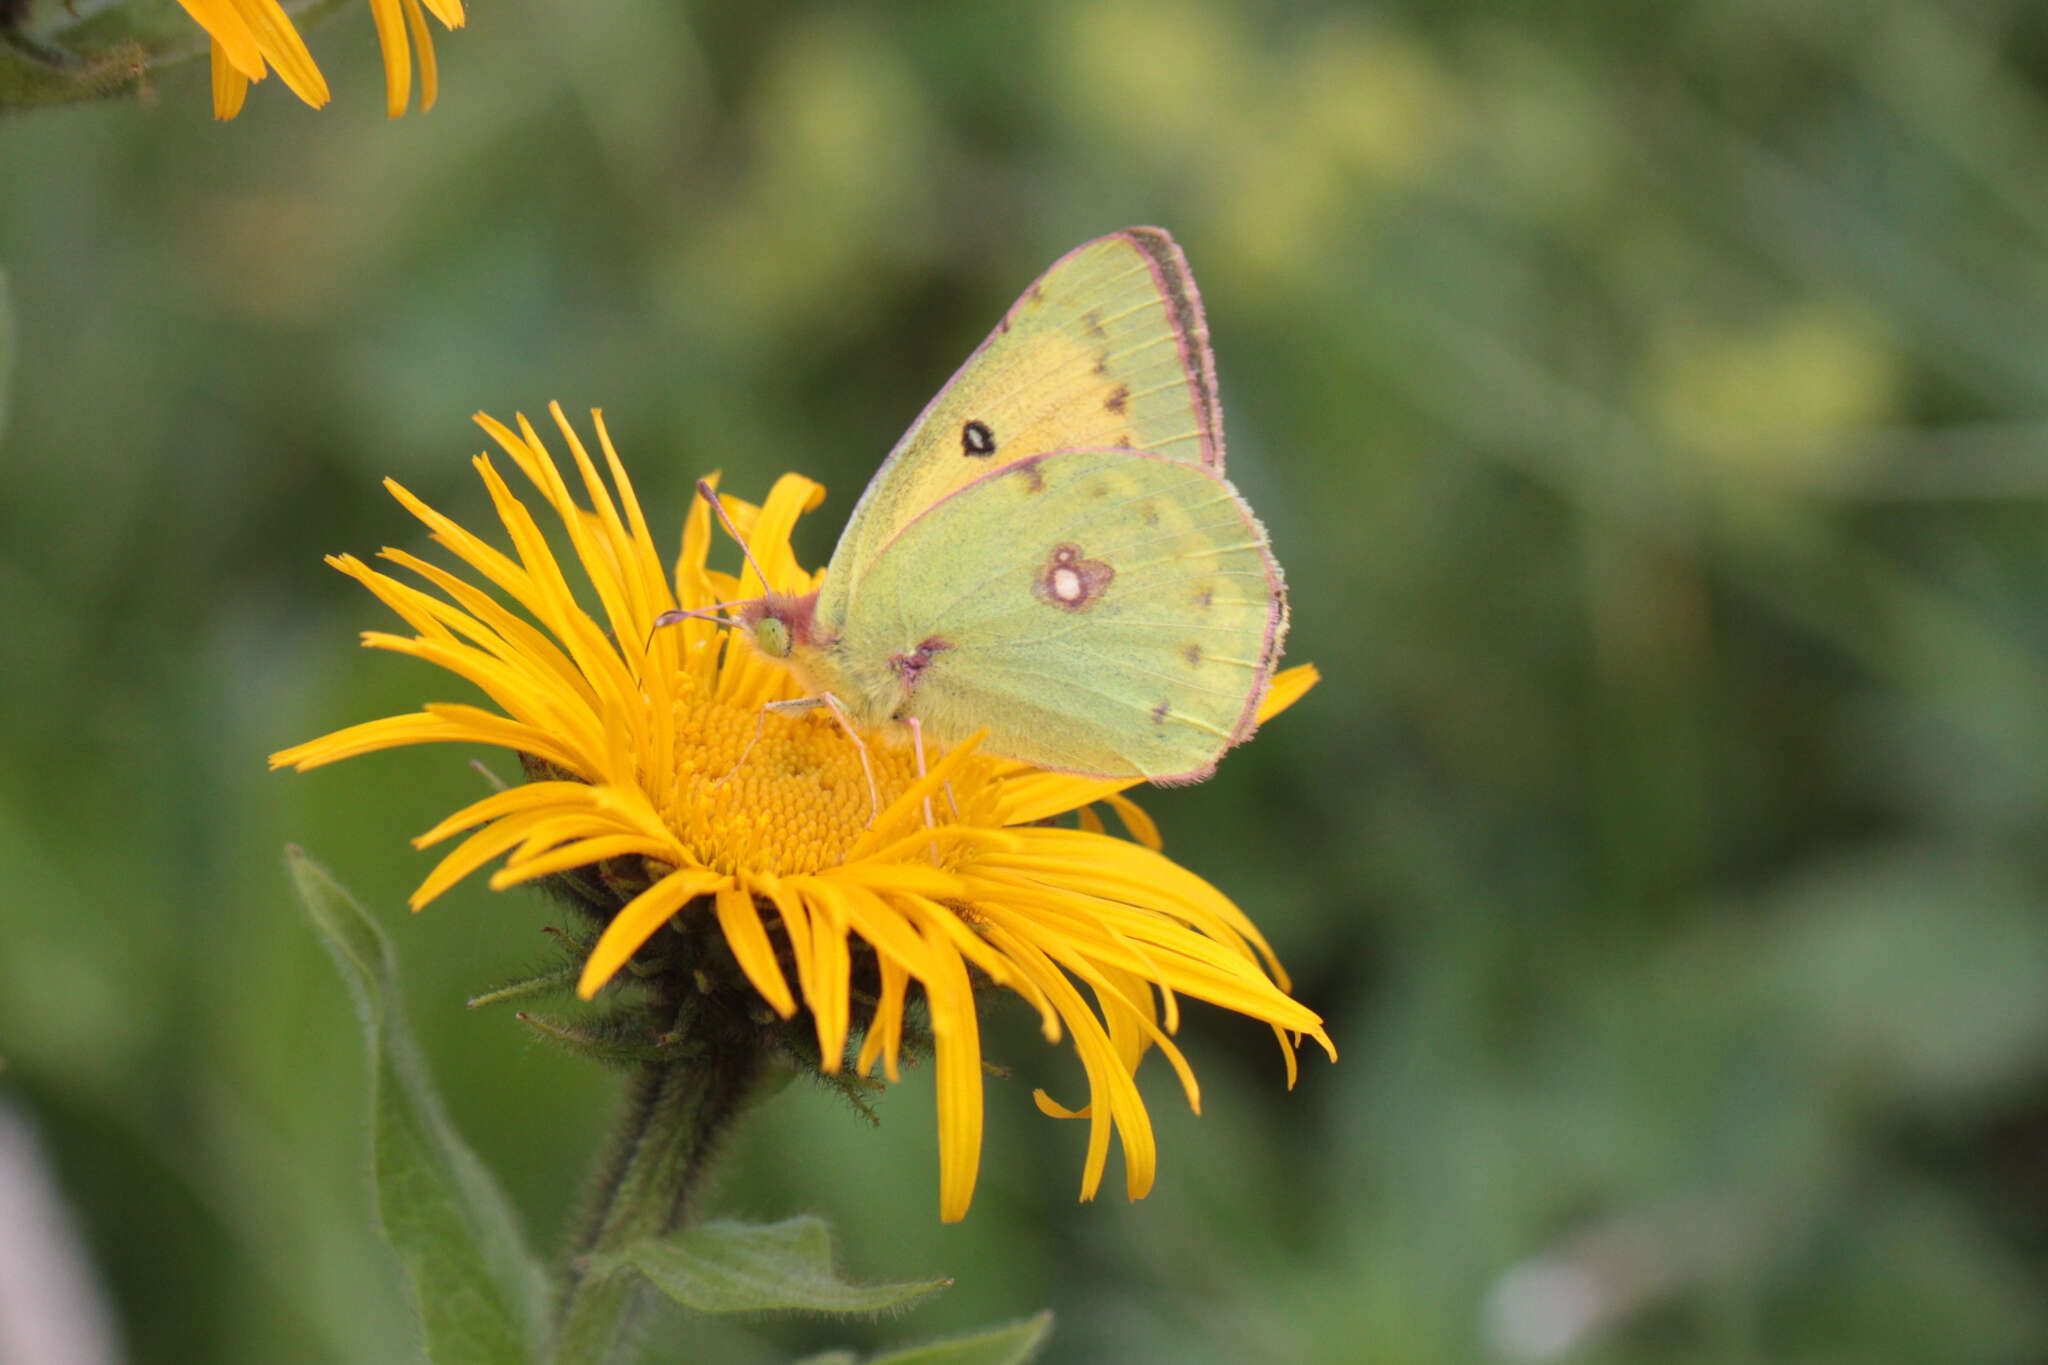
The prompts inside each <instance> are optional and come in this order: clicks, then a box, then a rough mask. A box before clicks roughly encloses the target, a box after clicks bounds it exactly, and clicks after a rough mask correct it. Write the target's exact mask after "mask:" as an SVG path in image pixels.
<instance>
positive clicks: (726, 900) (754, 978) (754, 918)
mask: <svg viewBox="0 0 2048 1365" xmlns="http://www.w3.org/2000/svg"><path fill="white" fill-rule="evenodd" d="M717 903H718V927H719V929H720V930H722V931H723V932H724V934H725V941H726V944H727V946H729V947H730V948H731V949H732V955H733V959H734V960H735V961H736V962H738V963H739V964H740V970H741V971H743V972H745V973H746V974H747V980H749V981H751V982H753V983H754V989H755V990H757V991H759V992H761V997H762V999H764V1000H766V1001H767V1002H768V1003H769V1005H771V1006H772V1007H773V1008H774V1010H775V1012H776V1013H777V1014H779V1015H781V1016H782V1017H783V1018H785V1019H787V1018H789V1017H790V1016H791V1015H794V1014H795V1013H796V999H795V997H793V996H792V995H790V993H789V980H788V978H787V977H785V976H783V974H782V968H781V967H780V966H778V965H776V961H775V946H774V945H773V944H771V943H770V942H769V941H768V931H767V929H766V928H764V927H763V926H762V924H761V912H760V911H759V910H758V909H756V908H755V907H754V898H753V897H752V896H750V895H748V894H747V893H746V892H745V891H742V890H740V889H739V888H738V887H736V886H721V887H719V888H718V897H717Z"/></svg>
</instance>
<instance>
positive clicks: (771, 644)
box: [754, 616, 789, 659]
mask: <svg viewBox="0 0 2048 1365" xmlns="http://www.w3.org/2000/svg"><path fill="white" fill-rule="evenodd" d="M754 643H755V644H757V645H759V646H760V647H761V652H762V653H763V654H766V655H767V656H768V657H769V658H771V659H787V658H788V657H789V626H788V625H787V624H785V623H784V622H783V621H782V619H781V618H780V617H776V616H764V617H762V618H761V623H760V624H759V625H757V626H755V627H754Z"/></svg>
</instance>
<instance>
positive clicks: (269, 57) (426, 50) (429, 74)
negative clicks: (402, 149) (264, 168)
mask: <svg viewBox="0 0 2048 1365" xmlns="http://www.w3.org/2000/svg"><path fill="white" fill-rule="evenodd" d="M178 3H179V4H181V5H183V6H184V7H185V11H186V13H188V14H190V15H191V16H192V17H193V18H194V19H196V20H198V22H199V26H200V27H201V28H203V29H205V30H206V31H207V33H208V34H209V35H210V36H211V37H212V39H213V116H214V117H215V118H220V119H230V118H233V117H234V116H235V115H236V114H239V113H240V112H241V111H242V101H243V100H244V99H246V98H247V97H248V94H249V82H251V81H260V80H262V79H263V77H264V75H265V72H266V69H267V68H266V63H267V64H268V66H274V67H276V68H277V74H278V75H279V76H280V77H282V78H283V80H284V83H285V85H286V86H288V87H290V89H291V92H292V93H293V94H295V95H297V96H298V97H299V98H300V99H302V100H304V101H305V102H306V103H307V104H310V105H312V106H313V107H314V108H315V109H318V108H319V107H320V106H321V105H323V104H325V103H327V99H328V94H327V80H326V78H325V77H324V76H322V75H321V74H320V68H319V67H317V66H315V65H314V64H313V58H312V54H310V53H308V52H307V51H306V44H305V42H304V41H303V40H302V39H301V38H300V37H299V31H298V29H296V28H295V27H293V26H292V21H291V18H290V16H288V15H287V14H286V13H285V12H284V9H283V8H282V7H281V6H280V5H279V4H278V0H178ZM422 3H424V4H425V5H426V7H427V9H429V10H432V11H433V12H434V17H435V18H436V19H439V20H440V21H441V24H442V26H443V27H445V28H451V29H455V28H461V27H462V24H463V18H464V16H463V12H462V0H370V13H371V15H372V17H374V18H375V19H376V21H377V41H378V42H379V43H380V44H382V46H383V48H384V90H385V111H386V112H387V113H388V114H389V115H390V116H391V117H392V118H397V117H398V116H399V115H400V114H403V113H404V112H405V109H406V105H407V103H408V102H409V101H410V100H411V98H412V51H411V48H412V47H414V46H416V47H418V49H419V62H420V108H421V109H422V110H426V109H431V108H433V107H434V96H435V94H436V93H437V92H438V90H439V76H438V72H437V69H436V67H435V65H434V43H433V37H432V34H431V33H430V31H429V30H428V28H427V19H426V15H425V14H423V13H422V12H421V10H420V6H421V4H422ZM408 29H410V30H411V32H412V39H411V43H410V45H409V44H408V42H407V39H406V31H407V30H408Z"/></svg>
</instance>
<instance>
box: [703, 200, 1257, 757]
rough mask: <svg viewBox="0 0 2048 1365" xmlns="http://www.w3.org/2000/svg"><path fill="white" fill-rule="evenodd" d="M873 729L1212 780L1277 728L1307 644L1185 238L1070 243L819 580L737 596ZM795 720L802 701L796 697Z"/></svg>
mask: <svg viewBox="0 0 2048 1365" xmlns="http://www.w3.org/2000/svg"><path fill="white" fill-rule="evenodd" d="M730 606H731V609H732V610H733V611H734V614H735V615H736V617H737V619H738V620H739V622H740V624H741V625H742V626H743V628H744V630H745V631H746V633H747V634H748V635H749V637H750V638H751V639H752V641H753V643H754V645H755V646H756V647H757V648H758V649H760V650H761V651H762V652H763V653H764V654H766V655H768V656H769V657H771V658H774V659H777V660H780V661H781V662H782V663H784V664H785V665H786V666H787V667H788V668H789V669H790V670H791V671H792V672H793V673H794V674H795V676H796V678H797V680H798V682H799V684H800V685H801V686H802V687H803V688H804V689H805V690H806V691H807V692H808V693H809V694H810V697H809V698H807V699H806V702H805V703H803V704H827V705H830V706H831V707H832V709H833V711H834V714H835V715H837V716H839V717H840V719H841V721H842V723H843V724H845V723H850V725H851V726H853V727H861V728H869V729H875V728H887V727H892V726H897V725H907V726H909V727H910V728H911V730H912V731H913V733H914V734H915V735H916V737H917V739H918V742H919V754H920V757H922V741H923V737H924V736H930V737H932V738H933V739H935V740H937V741H938V742H939V743H941V744H944V745H948V746H950V745H952V744H954V743H957V742H958V741H960V740H962V739H965V738H967V737H968V736H969V735H971V734H973V733H974V732H975V731H976V730H980V729H984V728H985V729H986V730H987V732H988V733H987V737H986V739H985V740H984V741H983V745H982V747H983V749H984V750H985V751H987V752H990V753H994V754H998V755H1001V756H1005V757H1008V758H1013V759H1017V760H1020V761H1022V762H1026V763H1030V764H1034V765H1036V766H1039V767H1042V768H1049V769H1055V770H1059V771H1062V772H1068V773H1075V774H1081V775H1086V776H1092V777H1104V778H1144V779H1147V780H1149V781H1152V782H1155V783H1160V784H1178V783H1186V782H1198V781H1201V780H1202V779H1204V778H1206V777H1208V776H1209V775H1210V774H1211V773H1212V772H1214V771H1215V768H1216V761H1217V759H1219V758H1220V757H1221V756H1222V755H1223V753H1224V751H1225V750H1227V749H1229V748H1230V747H1231V746H1232V745H1234V744H1236V743H1238V742H1239V741H1241V740H1243V739H1245V738H1246V737H1248V736H1249V735H1250V734H1251V732H1252V730H1253V728H1254V727H1255V726H1256V724H1257V717H1258V710H1259V703H1260V701H1261V699H1263V697H1264V696H1265V693H1266V688H1267V685H1268V683H1269V682H1270V681H1271V679H1272V676H1273V669H1274V665H1275V662H1276V661H1277V660H1278V659H1279V657H1280V649H1281V643H1282V640H1283V638H1284V636H1285V634H1286V630H1287V599H1286V590H1285V588H1284V586H1283V584H1282V581H1281V575H1280V566H1279V565H1278V564H1277V563H1276V562H1275V561H1274V559H1273V554H1272V551H1271V549H1270V548H1269V547H1268V545H1267V540H1266V533H1265V530H1264V528H1263V527H1261V526H1260V525H1259V522H1258V520H1257V518H1255V517H1254V516H1253V515H1252V512H1251V509H1250V508H1249V507H1247V506H1246V505H1245V502H1244V499H1243V498H1241V497H1239V496H1238V494H1237V491H1236V490H1235V489H1233V488H1232V487H1231V486H1230V484H1229V483H1228V482H1227V481H1226V480H1225V479H1224V477H1223V414H1222V409H1221V408H1220V407H1219V406H1218V403H1217V397H1216V369H1215V361H1214V358H1213V357H1212V355H1211V353H1210V350H1209V330H1208V324H1207V322H1206V321H1205V320H1204V318H1203V315H1202V301H1201V296H1200V295H1199V294H1198V293H1197V292H1196V290H1195V281H1194V276H1193V275H1192V274H1190V273H1189V270H1188V264H1187V259H1186V257H1185V256H1183V255H1182V253H1181V250H1180V248H1179V246H1178V245H1177V244H1176V243H1175V242H1174V240H1173V238H1172V237H1171V236H1169V235H1168V234H1167V233H1166V232H1165V231H1164V230H1162V229H1159V228H1151V227H1134V228H1127V229H1125V230H1124V231H1122V232H1116V233H1112V234H1110V235H1109V236H1106V237H1099V238H1097V239H1096V240H1094V241H1092V242H1088V243H1086V244H1084V245H1082V246H1080V247H1077V248H1075V249H1074V250H1073V251H1071V252H1069V253H1068V254H1067V255H1066V256H1064V257H1062V258H1061V259H1060V260H1059V261H1057V262H1055V263H1054V264H1053V266H1052V267H1051V268H1050V269H1049V270H1047V271H1046V272H1045V274H1043V275H1042V276H1040V277H1039V279H1038V280H1037V282H1036V283H1034V284H1033V285H1032V286H1031V287H1030V288H1029V289H1027V290H1025V291H1024V294H1023V296H1022V297H1021V298H1019V299H1018V300H1017V302H1016V303H1015V304H1013V305H1011V307H1010V309H1009V311H1008V312H1007V313H1005V314H1004V315H1003V319H1002V321H1001V322H999V323H997V324H996V328H995V330H994V331H993V332H991V333H990V334H989V336H988V339H987V340H985V341H983V342H982V343H981V345H980V346H979V347H978V348H977V349H976V350H975V351H974V353H973V354H972V355H970V356H969V357H968V358H967V363H966V364H964V365H962V366H961V367H960V370H959V372H958V373H956V374H955V375H954V376H953V378H952V379H951V380H950V381H948V383H947V384H946V386H945V387H944V388H943V389H941V390H940V391H939V393H938V396H937V397H936V398H934V399H932V401H931V403H930V405H929V406H927V407H926V408H925V410H924V413H923V414H922V415H921V416H919V417H918V419H917V420H916V421H915V422H914V423H912V424H911V427H910V430H909V431H907V432H906V433H904V436H903V439H902V440H900V441H898V442H897V443H896V448H895V449H894V450H893V451H891V452H890V454H889V458H888V459H887V460H885V461H884V462H883V464H882V467H881V469H880V470H879V471H878V472H877V473H876V474H875V477H874V479H873V481H872V482H870V483H869V484H868V487H867V491H866V492H864V493H863V494H862V495H861V498H860V501H859V503H858V504H856V505H855V507H854V509H853V515H852V517H851V518H850V519H849V520H848V521H847V524H846V529H845V531H844V532H843V533H842V534H841V535H840V538H839V544H838V547H837V548H836V549H834V550H833V552H832V558H831V561H830V564H829V567H828V568H827V571H826V573H825V577H824V579H823V581H822V584H821V585H820V587H819V588H818V590H817V591H815V592H812V593H806V594H802V595H795V594H783V593H777V592H773V591H770V592H767V593H766V594H765V595H763V596H762V597H760V598H758V599H755V600H752V601H747V602H741V603H734V604H730ZM785 705H786V704H785Z"/></svg>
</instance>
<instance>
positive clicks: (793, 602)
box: [734, 592, 819, 659]
mask: <svg viewBox="0 0 2048 1365" xmlns="http://www.w3.org/2000/svg"><path fill="white" fill-rule="evenodd" d="M734 615H736V616H738V617H739V620H740V624H741V625H742V626H744V627H746V630H747V636H748V638H749V639H751V640H752V641H753V642H754V648H756V649H758V650H760V651H761V652H762V653H763V654H766V655H767V656H768V657H769V658H771V659H788V658H789V656H790V655H792V654H794V653H796V652H797V651H798V650H800V649H804V650H808V649H810V648H813V647H815V646H816V645H817V644H818V643H819V640H818V638H817V620H818V594H817V593H815V592H807V593H804V594H803V595H801V596H796V597H792V596H789V595H787V594H784V593H779V592H771V593H765V594H763V595H762V596H760V597H757V598H755V599H754V600H753V601H751V602H742V603H740V604H739V606H738V607H737V608H735V609H734Z"/></svg>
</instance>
